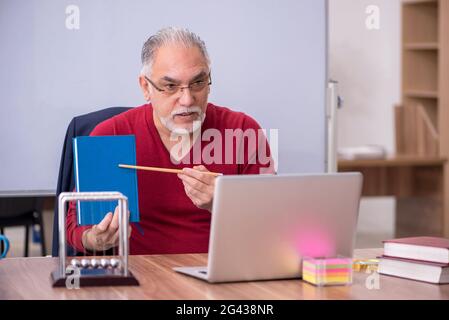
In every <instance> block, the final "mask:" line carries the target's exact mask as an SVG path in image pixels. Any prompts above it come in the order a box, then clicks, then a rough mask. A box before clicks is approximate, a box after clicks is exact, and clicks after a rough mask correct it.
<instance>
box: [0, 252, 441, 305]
mask: <svg viewBox="0 0 449 320" xmlns="http://www.w3.org/2000/svg"><path fill="white" fill-rule="evenodd" d="M381 252H382V249H363V250H356V252H355V258H373V257H376V256H377V255H379V254H381ZM206 261H207V255H205V254H185V255H153V256H130V270H131V271H132V272H133V273H134V274H135V275H136V277H137V279H138V280H139V281H140V284H141V285H140V286H139V287H97V288H92V287H91V288H81V289H79V290H68V289H65V288H56V289H54V288H52V287H51V284H50V272H51V271H53V270H54V269H56V266H57V260H56V258H8V259H3V260H0V299H96V300H99V299H170V300H171V299H201V300H202V299H255V300H258V299H286V300H287V299H288V300H289V299H407V300H410V299H449V285H433V284H427V283H421V282H416V281H411V280H405V279H399V278H394V277H387V276H382V275H381V276H380V278H379V284H380V288H379V289H372V290H369V289H368V288H367V287H366V285H365V283H366V281H367V278H368V277H369V276H370V274H367V273H364V272H354V283H353V284H352V285H351V286H335V287H324V288H317V287H315V286H313V285H310V284H307V283H305V282H303V281H301V280H277V281H257V282H246V283H244V282H241V283H225V284H209V283H206V282H204V281H201V280H197V279H194V278H191V277H188V276H184V275H182V274H178V273H176V272H174V271H172V267H175V266H198V265H205V264H206Z"/></svg>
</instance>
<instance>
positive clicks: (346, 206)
mask: <svg viewBox="0 0 449 320" xmlns="http://www.w3.org/2000/svg"><path fill="white" fill-rule="evenodd" d="M361 189H362V175H361V174H360V173H336V174H318V175H296V174H295V175H251V176H248V175H241V176H221V177H218V178H217V181H216V187H215V195H214V202H213V210H212V222H211V231H210V239H209V256H208V265H207V266H202V267H177V268H174V270H175V271H177V272H181V273H184V274H187V275H189V276H193V277H196V278H200V279H203V280H206V281H209V282H231V281H252V280H271V279H289V278H299V277H301V261H302V258H303V257H306V256H307V257H331V256H337V255H342V256H346V257H352V254H353V247H354V240H355V230H356V226H357V217H358V211H359V202H360V194H361Z"/></svg>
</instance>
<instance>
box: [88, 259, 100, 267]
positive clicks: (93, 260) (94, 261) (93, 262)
mask: <svg viewBox="0 0 449 320" xmlns="http://www.w3.org/2000/svg"><path fill="white" fill-rule="evenodd" d="M90 265H91V267H92V268H94V269H96V268H98V267H99V266H100V262H99V261H98V259H92V260H90Z"/></svg>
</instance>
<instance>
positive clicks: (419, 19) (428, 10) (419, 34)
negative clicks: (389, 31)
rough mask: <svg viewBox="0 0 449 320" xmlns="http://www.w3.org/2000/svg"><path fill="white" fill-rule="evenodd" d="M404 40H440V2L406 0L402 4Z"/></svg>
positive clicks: (408, 41) (407, 41) (405, 41)
mask: <svg viewBox="0 0 449 320" xmlns="http://www.w3.org/2000/svg"><path fill="white" fill-rule="evenodd" d="M402 19H403V30H402V32H403V41H404V43H410V42H438V20H439V19H438V2H437V1H414V2H404V5H403V6H402Z"/></svg>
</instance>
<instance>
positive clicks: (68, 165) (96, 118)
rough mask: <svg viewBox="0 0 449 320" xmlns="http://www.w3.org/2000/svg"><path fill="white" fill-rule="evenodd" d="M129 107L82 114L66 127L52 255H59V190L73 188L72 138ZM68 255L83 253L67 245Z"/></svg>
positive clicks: (89, 130)
mask: <svg viewBox="0 0 449 320" xmlns="http://www.w3.org/2000/svg"><path fill="white" fill-rule="evenodd" d="M129 109H131V108H127V107H111V108H106V109H103V110H99V111H95V112H91V113H88V114H84V115H81V116H78V117H75V118H73V119H72V121H71V122H70V124H69V127H68V128H67V133H66V135H65V139H64V146H63V148H62V154H61V163H60V165H59V176H58V185H57V188H56V204H55V214H54V219H53V221H54V222H53V246H52V255H53V257H57V256H58V255H59V226H58V201H57V199H58V197H59V194H60V193H61V192H72V191H73V190H74V189H75V181H74V177H73V145H72V139H73V138H75V137H78V136H88V135H89V134H90V133H91V132H92V131H93V129H94V128H95V127H96V126H97V124H99V123H100V122H103V121H104V120H107V119H109V118H112V117H113V116H115V115H118V114H120V113H122V112H125V111H127V110H129ZM67 254H68V255H72V256H75V255H80V254H84V253H77V252H76V250H75V249H74V248H71V247H70V246H67Z"/></svg>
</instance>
